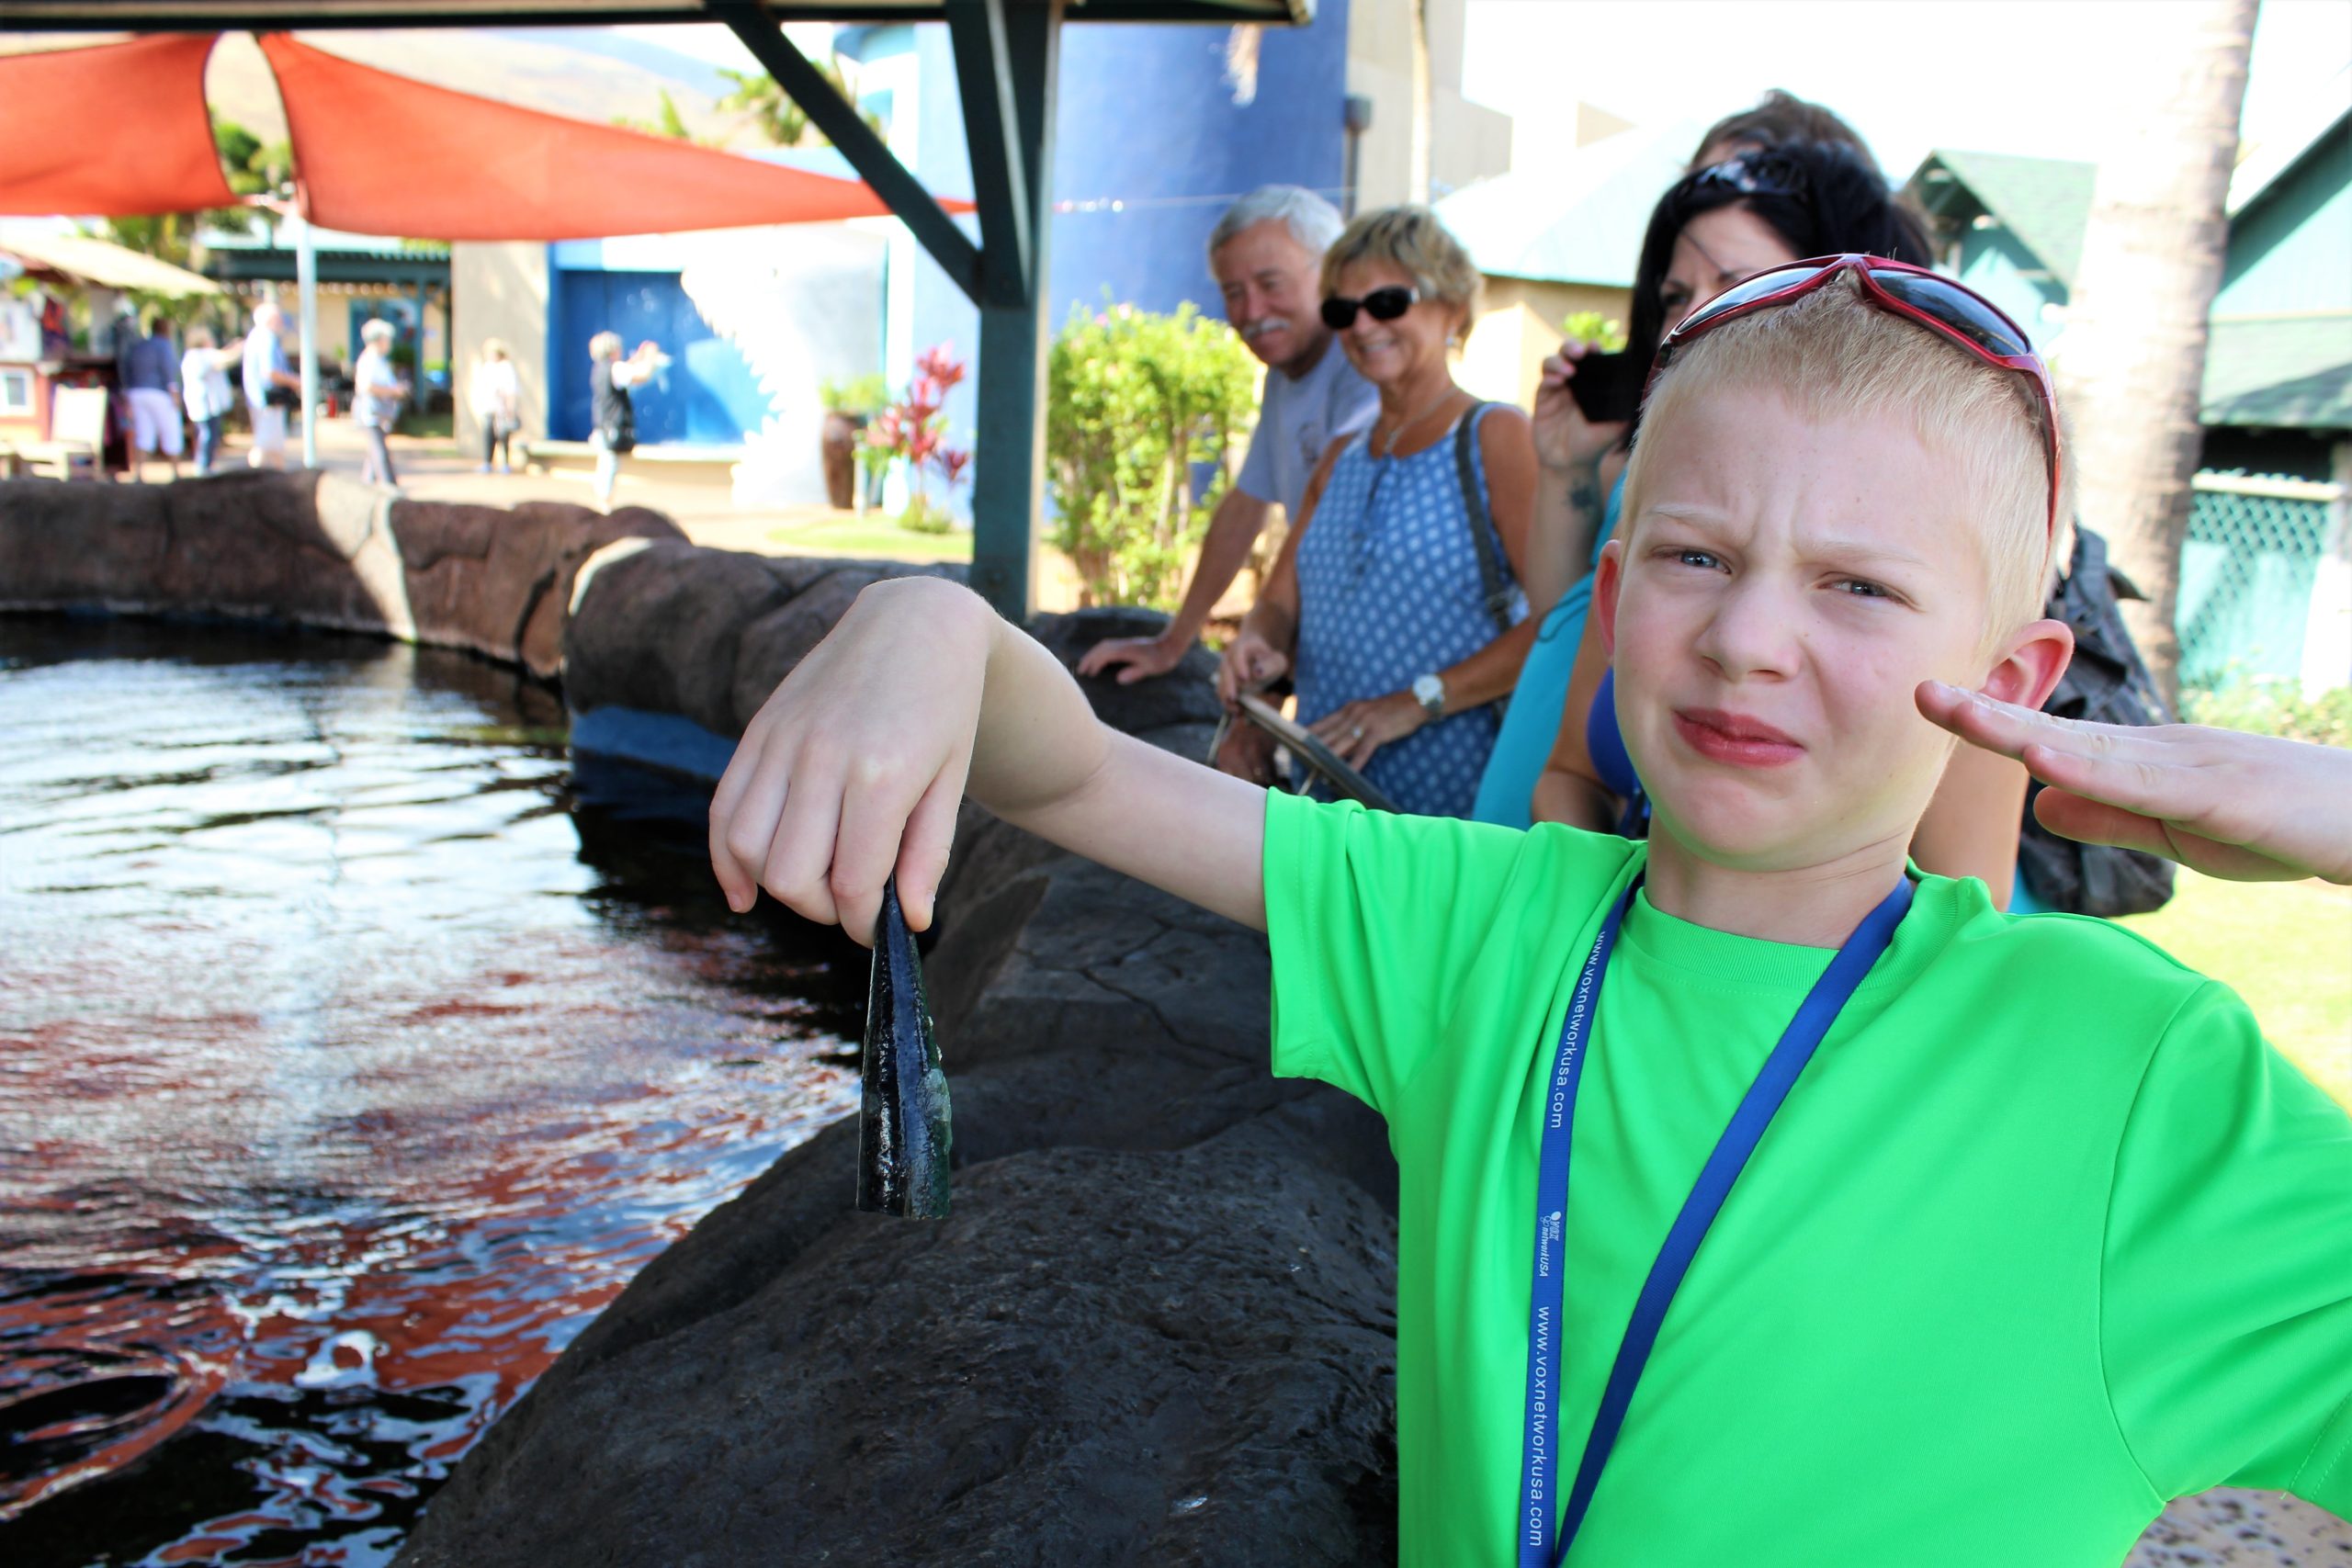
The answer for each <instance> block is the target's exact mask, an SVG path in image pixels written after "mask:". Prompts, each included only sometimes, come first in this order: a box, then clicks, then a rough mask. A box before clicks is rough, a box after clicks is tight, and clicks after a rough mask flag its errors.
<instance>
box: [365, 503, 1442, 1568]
mask: <svg viewBox="0 0 2352 1568" xmlns="http://www.w3.org/2000/svg"><path fill="white" fill-rule="evenodd" d="M905 570H908V569H904V568H890V567H887V566H883V565H881V564H879V563H873V562H839V561H837V562H829V563H824V562H798V563H785V562H771V561H762V560H760V559H759V558H751V557H729V556H724V555H721V554H719V553H718V552H714V551H701V550H691V549H687V548H685V547H677V546H668V545H656V546H653V547H648V548H645V549H642V550H639V551H638V552H637V553H635V554H634V555H630V556H627V557H618V556H616V557H611V558H607V563H606V564H603V565H600V566H599V567H598V568H597V570H596V572H595V575H594V577H593V579H592V580H591V581H590V582H589V585H588V587H587V589H586V591H585V592H583V594H582V601H581V607H580V611H579V614H578V615H576V616H575V617H574V620H573V622H572V625H571V630H570V632H569V634H568V638H567V645H566V647H567V656H568V664H567V675H566V687H567V690H566V695H567V700H568V701H570V702H571V704H572V705H574V707H575V708H584V707H591V706H595V705H602V704H605V703H623V704H626V705H629V706H634V707H640V708H649V709H653V710H656V711H670V712H680V713H684V714H686V715H687V716H690V717H693V718H695V719H696V721H697V722H700V723H702V724H704V725H705V727H706V728H712V729H714V730H716V731H718V733H720V734H729V735H731V734H734V733H737V732H738V729H739V727H740V724H741V721H742V720H743V719H746V718H748V717H749V716H750V715H751V714H752V712H754V711H756V709H757V707H758V705H759V704H760V703H761V702H763V701H764V700H765V699H766V696H767V694H768V693H769V692H770V691H772V690H773V689H774V687H775V684H776V682H778V681H780V680H782V679H783V677H784V675H785V674H786V672H787V671H789V669H790V668H791V665H792V663H793V662H794V661H795V660H798V659H799V658H801V657H802V656H803V655H805V654H806V653H807V651H808V650H809V649H810V648H812V647H814V646H815V645H816V643H817V641H818V640H819V639H820V637H822V635H823V633H824V632H825V630H826V629H828V628H829V627H830V626H831V625H832V623H833V621H834V620H835V619H836V618H838V617H839V615H841V614H842V611H844V610H845V609H847V607H848V605H849V604H850V602H851V601H852V600H853V599H854V597H855V596H856V594H857V592H859V591H861V590H862V589H863V588H864V587H865V585H866V584H867V583H869V582H871V581H875V580H876V579H877V578H879V577H882V576H887V575H899V574H901V573H903V572H904V571H905ZM1163 624H1164V622H1163V621H1162V620H1161V619H1160V618H1159V617H1157V616H1152V615H1148V614H1143V613H1138V612H1132V611H1105V612H1083V613H1080V614H1078V615H1067V616H1047V617H1042V618H1041V619H1040V620H1039V621H1038V622H1037V624H1036V625H1035V626H1034V627H1033V628H1032V629H1033V631H1035V634H1036V635H1037V636H1038V637H1040V639H1041V640H1042V641H1043V642H1044V643H1045V644H1046V647H1048V648H1049V649H1052V650H1053V651H1054V652H1055V653H1056V654H1057V656H1059V657H1060V658H1061V659H1062V660H1064V662H1065V663H1068V664H1074V663H1075V662H1076V661H1077V660H1078V658H1079V656H1080V654H1082V653H1083V652H1084V651H1085V650H1086V649H1088V648H1090V647H1091V646H1092V645H1093V643H1094V642H1095V641H1096V640H1097V639H1098V638H1100V637H1106V636H1132V635H1138V634H1141V633H1145V632H1149V631H1153V630H1156V629H1157V628H1158V627H1159V626H1160V625H1163ZM1214 668H1215V667H1214V664H1213V662H1212V661H1211V660H1209V658H1208V656H1207V655H1206V654H1205V653H1204V652H1203V651H1201V650H1199V649H1195V650H1194V651H1193V653H1192V654H1191V655H1190V656H1188V658H1187V660H1186V661H1185V663H1184V664H1183V665H1182V667H1180V669H1179V670H1177V671H1171V672H1170V674H1169V675H1167V676H1165V677H1161V678H1159V679H1157V680H1153V681H1146V682H1137V683H1136V684H1135V685H1132V686H1121V685H1118V684H1117V683H1116V682H1112V681H1091V682H1080V684H1081V686H1082V687H1083V689H1084V690H1085V691H1086V694H1087V695H1088V697H1089V698H1090V699H1091V701H1092V702H1093V703H1094V705H1095V707H1096V711H1097V712H1098V713H1099V714H1101V715H1102V716H1103V717H1104V718H1105V719H1106V720H1107V721H1108V722H1111V723H1113V724H1114V725H1117V726H1119V727H1120V728H1125V729H1128V730H1129V731H1130V732H1131V733H1137V734H1142V735H1145V736H1147V737H1149V738H1150V739H1154V740H1155V741H1157V742H1159V743H1161V744H1166V745H1170V746H1171V747H1173V748H1175V749H1177V750H1182V751H1186V752H1188V753H1190V754H1193V755H1198V754H1199V751H1200V750H1201V748H1202V747H1204V745H1205V743H1206V739H1207V735H1208V732H1209V730H1210V728H1211V727H1212V726H1213V725H1214V723H1215V721H1216V715H1217V706H1216V699H1215V697H1214V695H1213V694H1211V692H1210V688H1209V680H1210V677H1211V675H1212V673H1213V671H1214ZM1137 830H1138V831H1147V830H1148V824H1144V823H1139V824H1137ZM940 908H941V919H940V928H939V930H938V931H937V932H936V934H935V937H934V939H933V941H932V942H931V944H930V952H929V955H928V957H927V958H926V960H925V971H926V981H927V985H928V987H929V991H930V995H931V1000H932V1005H933V1010H934V1013H935V1015H936V1017H937V1019H938V1025H939V1038H940V1043H941V1047H942V1050H943V1053H944V1055H945V1058H946V1066H947V1071H948V1075H949V1078H950V1081H951V1084H952V1086H953V1089H952V1092H953V1094H954V1097H955V1106H956V1134H955V1160H956V1173H955V1201H954V1209H953V1212H952V1213H951V1214H950V1215H949V1217H948V1218H947V1219H946V1220H944V1221H942V1222H937V1223H926V1224H909V1223H906V1222H903V1221H895V1220H888V1219H884V1218H880V1217H878V1216H874V1215H863V1214H859V1213H855V1212H854V1208H853V1201H854V1195H855V1191H856V1171H857V1125H856V1121H855V1118H854V1117H852V1118H849V1119H845V1120H843V1121H842V1122H837V1123H835V1124H834V1125H833V1126H831V1127H830V1128H828V1129H826V1130H825V1131H824V1132H822V1133H820V1134H818V1135H817V1136H816V1137H815V1138H812V1139H810V1140H809V1142H808V1143H806V1144H804V1145H800V1146H799V1147H798V1148H796V1149H794V1150H792V1151H791V1152H790V1153H788V1154H786V1156H784V1157H783V1158H781V1159H780V1160H778V1161H777V1162H776V1164H775V1166H774V1167H773V1168H770V1169H769V1170H768V1171H767V1172H766V1173H765V1174H764V1175H763V1176H762V1177H761V1178H760V1179H758V1180H757V1181H755V1182H753V1183H752V1186H751V1187H750V1188H748V1189H747V1190H745V1191H744V1192H743V1193H742V1194H741V1196H739V1197H738V1198H736V1199H735V1200H734V1201H732V1202H729V1203H727V1204H724V1205H722V1206H720V1207H719V1208H718V1209H717V1210H715V1211H713V1212H712V1213H710V1214H709V1215H708V1216H707V1217H706V1218H705V1219H704V1220H703V1222H702V1223H701V1224H699V1225H697V1226H696V1227H695V1230H694V1232H693V1233H692V1234H691V1235H688V1236H686V1237H685V1238H684V1240H682V1241H680V1242H679V1243H678V1244H677V1245H675V1246H673V1247H670V1248H669V1249H668V1250H667V1251H665V1252H663V1253H662V1255H661V1256H660V1257H659V1258H655V1259H654V1261H653V1262H652V1263H651V1264H650V1265H649V1266H648V1267H647V1268H646V1269H644V1271H643V1272H641V1273H640V1274H639V1276H638V1277H637V1279H636V1280H633V1281H631V1283H630V1285H629V1287H628V1290H627V1291H625V1292H622V1294H621V1296H620V1297H619V1299H618V1300H616V1302H615V1303H613V1304H612V1305H611V1306H610V1307H608V1308H606V1309H605V1312H604V1314H602V1315H601V1316H600V1317H598V1318H597V1320H596V1321H595V1322H594V1324H593V1325H590V1326H589V1327H588V1329H587V1330H586V1331H585V1332H583V1333H582V1335H581V1337H579V1339H578V1340H576V1341H575V1342H574V1343H573V1344H572V1345H571V1348H569V1349H567V1350H566V1351H565V1352H564V1353H563V1355H562V1356H561V1357H560V1358H559V1359H557V1361H556V1363H555V1365H554V1366H553V1367H552V1368H550V1369H549V1370H548V1373H547V1374H546V1375H545V1376H544V1377H542V1378H541V1379H540V1380H539V1382H537V1384H536V1385H535V1386H534V1387H533V1388H532V1390H531V1391H530V1393H528V1394H527V1395H526V1396H525V1398H524V1399H523V1400H522V1401H521V1402H520V1403H519V1404H516V1405H515V1408H514V1409H513V1410H511V1411H510V1412H508V1413H507V1415H506V1416H504V1417H503V1418H502V1419H501V1420H500V1421H499V1422H498V1423H497V1424H496V1425H495V1426H494V1427H492V1428H491V1430H490V1432H489V1433H488V1434H487V1435H486V1436H485V1437H484V1438H483V1440H482V1442H481V1445H480V1446H479V1447H478V1448H476V1449H475V1450H474V1451H473V1452H472V1453H471V1454H469V1455H468V1456H467V1458H466V1459H465V1461H463V1462H461V1463H460V1464H459V1465H458V1470H457V1472H456V1473H455V1475H454V1476H453V1477H452V1478H451V1480H450V1482H449V1483H448V1485H447V1487H446V1488H445V1489H444V1490H443V1491H442V1492H441V1493H440V1494H439V1495H436V1496H435V1498H434V1500H433V1502H432V1504H431V1506H430V1507H429V1508H428V1510H427V1512H426V1514H425V1517H424V1522H423V1524H422V1525H421V1526H420V1528H419V1529H418V1531H417V1533H416V1534H415V1535H414V1537H413V1538H412V1540H411V1541H410V1544H409V1546H408V1548H407V1550H406V1551H405V1552H404V1553H403V1554H402V1556H401V1560H400V1561H401V1563H402V1564H405V1565H407V1568H454V1565H457V1564H461V1563H462V1564H467V1565H469V1568H472V1565H481V1568H506V1565H510V1564H512V1565H515V1568H520V1565H523V1564H533V1565H536V1564H540V1563H549V1562H566V1563H571V1562H578V1563H614V1564H620V1563H628V1564H640V1563H642V1564H663V1565H668V1564H681V1565H685V1564H692V1565H695V1568H706V1565H707V1568H720V1565H725V1568H735V1565H739V1564H740V1565H742V1568H751V1565H752V1564H760V1565H763V1568H764V1565H766V1564H771V1563H779V1562H791V1563H800V1562H843V1563H848V1562H858V1563H868V1562H871V1563H888V1564H892V1565H894V1568H895V1565H900V1564H908V1565H914V1564H930V1563H937V1564H940V1565H942V1568H945V1565H947V1564H955V1565H956V1568H963V1565H966V1564H971V1563H990V1564H995V1563H1032V1562H1034V1563H1051V1564H1056V1565H1057V1568H1058V1565H1063V1564H1094V1563H1101V1564H1106V1565H1107V1564H1113V1563H1118V1564H1137V1563H1145V1564H1171V1565H1174V1564H1185V1565H1193V1564H1199V1565H1203V1568H1207V1565H1232V1568H1293V1565H1300V1568H1313V1565H1320V1564H1332V1565H1337V1564H1355V1563H1387V1562H1394V1561H1395V1556H1396V1531H1395V1514H1396V1473H1395V1470H1396V1463H1395V1443H1394V1431H1395V1366H1394V1362H1395V1350H1396V1341H1395V1325H1394V1321H1393V1316H1392V1313H1393V1306H1392V1303H1393V1301H1394V1292H1395V1275H1396V1261H1395V1245H1396V1230H1395V1223H1394V1218H1393V1215H1394V1213H1395V1205H1396V1168H1395V1165H1394V1163H1393V1162H1392V1161H1391V1160H1390V1158H1389V1155H1388V1149H1387V1135H1386V1130H1385V1127H1384V1126H1383V1125H1382V1124H1381V1122H1380V1121H1379V1119H1378V1118H1377V1117H1375V1116H1374V1115H1373V1114H1372V1112H1371V1111H1367V1110H1366V1109H1364V1108H1363V1106H1362V1105H1359V1104H1357V1103H1356V1102H1355V1101H1353V1100H1349V1099H1347V1098H1346V1097H1345V1096H1343V1095H1340V1094H1339V1093H1338V1092H1337V1091H1335V1090H1332V1089H1327V1088H1324V1087H1322V1086H1320V1085H1316V1084H1309V1083H1302V1082H1298V1081H1295V1080H1284V1079H1277V1078H1275V1077H1272V1074H1271V1073H1270V1072H1269V1071H1268V1066H1267V984H1268V962H1267V954H1266V946H1265V939H1264V938H1263V937H1262V936H1260V935H1258V934H1257V933H1255V932H1252V931H1245V930H1243V929H1242V928H1240V927H1238V926H1236V925H1234V924H1232V923H1231V922H1229V921H1227V920H1225V919H1220V918H1218V917H1216V916H1213V915H1209V914H1205V913H1204V912H1203V911H1201V910H1198V909H1195V908H1192V907H1191V906H1189V905H1187V904H1184V903H1182V901H1180V900H1178V899H1175V898H1172V897H1168V896H1167V895H1164V894H1161V893H1159V892H1158V891H1156V890H1154V889H1151V888H1148V887H1145V886H1140V885H1138V884H1136V883H1135V882H1132V881H1129V880H1128V879H1126V878H1125V877H1122V876H1120V875H1118V874H1114V873H1113V872H1110V871H1106V870H1104V869H1103V868H1101V867H1099V866H1095V865H1091V864H1089V863H1085V862H1083V861H1080V860H1077V859H1074V858H1072V857H1070V856H1068V855H1065V854H1063V853H1061V852H1059V851H1057V850H1056V849H1054V848H1053V847H1052V846H1050V845H1048V844H1046V843H1044V842H1042V841H1041V840H1037V839H1035V838H1033V837H1031V836H1030V835H1028V834H1026V833H1023V832H1021V831H1019V830H1018V829H1013V828H1012V827H1009V826H1007V825H1006V824H1004V823H1001V822H998V821H996V820H995V819H994V818H990V817H989V815H988V814H987V813H986V812H984V811H981V810H979V809H978V807H970V806H967V807H966V808H965V811H964V813H963V818H962V820H961V822H960V823H959V828H958V832H957V834H956V850H955V853H954V854H953V856H952V857H951V859H950V862H949V868H948V876H947V882H946V885H945V886H944V888H943V890H942V896H941V905H940Z"/></svg>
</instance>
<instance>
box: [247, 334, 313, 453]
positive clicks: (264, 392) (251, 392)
mask: <svg viewBox="0 0 2352 1568" xmlns="http://www.w3.org/2000/svg"><path fill="white" fill-rule="evenodd" d="M285 324H286V312H285V311H283V310H279V309H278V308H277V301H275V300H272V299H265V300H263V301H262V302H261V303H260V304H259V305H256V306H254V327H253V331H251V332H249V333H246V334H245V337H244V344H245V351H244V356H243V358H244V377H243V379H244V389H245V409H246V412H248V413H249V414H250V415H251V416H252V418H253V426H254V446H253V450H252V451H250V452H248V453H246V454H245V461H246V462H248V463H250V464H251V465H253V466H254V468H284V467H285V466H286V411H287V409H288V407H300V404H301V398H302V378H300V376H297V375H296V374H294V367H293V364H292V362H291V361H289V360H288V358H287V357H286V344H284V343H282V342H281V341H279V339H278V335H277V333H278V330H279V329H280V328H281V327H283V326H284V325H285Z"/></svg>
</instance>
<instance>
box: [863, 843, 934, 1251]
mask: <svg viewBox="0 0 2352 1568" xmlns="http://www.w3.org/2000/svg"><path fill="white" fill-rule="evenodd" d="M859 1073H860V1076H861V1077H862V1078H863V1080H864V1086H865V1099H864V1101H863V1103H862V1105H861V1106H860V1108H859V1111H858V1122H857V1206H858V1207H859V1208H860V1209H861V1210H863V1211H865V1213H869V1214H898V1215H901V1216H903V1217H905V1218H908V1219H915V1220H940V1219H945V1218H946V1217H947V1148H948V1144H949V1142H950V1136H951V1134H950V1130H949V1126H948V1118H947V1075H946V1074H945V1073H944V1072H943V1071H942V1070H941V1069H940V1066H939V1040H938V1037H937V1036H936V1035H934V1034H933V1032H932V1027H931V1003H930V1000H929V999H928V998H926V997H925V996H924V995H923V988H922V955H921V954H919V953H916V952H915V939H914V933H912V932H911V931H908V930H907V917H906V913H905V911H903V910H902V909H900V908H899V885H898V882H897V880H896V879H895V878H894V879H892V880H891V881H888V882H886V883H884V884H883V885H882V919H881V921H880V923H879V925H878V926H877V927H876V930H875V932H874V980H873V984H872V985H871V986H870V987H868V988H867V990H866V993H865V1051H864V1053H863V1055H862V1056H861V1058H860V1062H859Z"/></svg>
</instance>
